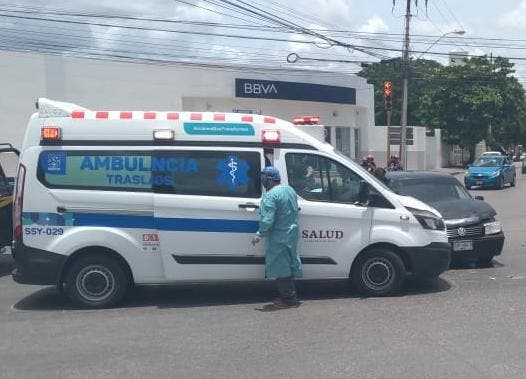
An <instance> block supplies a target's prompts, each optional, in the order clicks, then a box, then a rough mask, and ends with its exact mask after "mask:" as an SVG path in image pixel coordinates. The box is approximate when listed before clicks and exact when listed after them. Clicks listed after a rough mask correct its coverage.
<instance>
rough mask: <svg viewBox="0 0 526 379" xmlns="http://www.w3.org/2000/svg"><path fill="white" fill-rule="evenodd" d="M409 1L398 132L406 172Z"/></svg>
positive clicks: (409, 1)
mask: <svg viewBox="0 0 526 379" xmlns="http://www.w3.org/2000/svg"><path fill="white" fill-rule="evenodd" d="M411 1H412V0H407V5H406V12H405V39H404V48H403V57H402V61H403V64H402V67H403V69H402V70H403V72H402V74H403V75H402V78H403V79H402V128H401V129H402V130H401V131H400V134H401V136H400V162H402V165H403V167H404V169H406V170H407V146H406V130H407V98H408V96H407V87H408V81H409V22H410V21H411Z"/></svg>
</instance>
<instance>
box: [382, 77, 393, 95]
mask: <svg viewBox="0 0 526 379" xmlns="http://www.w3.org/2000/svg"><path fill="white" fill-rule="evenodd" d="M392 94H393V83H391V81H389V80H388V81H386V82H384V96H391V95H392Z"/></svg>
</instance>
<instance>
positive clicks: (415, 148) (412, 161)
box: [365, 126, 442, 170]
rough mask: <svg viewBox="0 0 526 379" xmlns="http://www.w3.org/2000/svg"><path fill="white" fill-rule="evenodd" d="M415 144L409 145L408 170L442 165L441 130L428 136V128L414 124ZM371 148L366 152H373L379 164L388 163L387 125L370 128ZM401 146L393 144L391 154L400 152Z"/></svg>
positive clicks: (433, 167) (428, 168) (429, 168)
mask: <svg viewBox="0 0 526 379" xmlns="http://www.w3.org/2000/svg"><path fill="white" fill-rule="evenodd" d="M412 128H413V138H414V143H413V145H408V146H407V169H408V170H432V169H435V168H439V167H442V162H441V156H442V152H441V149H442V143H441V137H440V130H435V136H434V137H427V136H426V128H424V127H421V126H412ZM369 133H370V145H369V146H370V150H369V151H367V152H365V153H366V154H367V153H369V154H372V155H373V156H374V160H375V161H376V162H377V163H376V164H377V165H380V166H385V165H386V164H387V159H388V157H387V126H375V127H374V128H370V130H369ZM399 151H400V146H399V145H392V146H391V155H392V154H399Z"/></svg>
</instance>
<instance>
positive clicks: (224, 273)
mask: <svg viewBox="0 0 526 379" xmlns="http://www.w3.org/2000/svg"><path fill="white" fill-rule="evenodd" d="M37 109H38V113H35V114H34V115H33V116H32V117H31V119H30V121H29V125H28V127H27V132H26V135H25V139H24V144H23V147H22V150H21V155H20V163H19V168H18V177H17V181H16V186H15V195H14V199H15V200H14V204H13V237H14V238H13V245H12V248H13V249H12V250H13V255H14V259H15V261H16V270H15V271H14V272H13V278H14V279H15V281H17V282H18V283H24V284H40V285H49V284H53V285H57V286H58V287H59V288H60V289H61V290H64V291H65V293H66V294H67V295H68V296H69V297H70V298H71V300H73V301H74V302H75V303H76V304H78V305H80V306H84V307H107V306H111V305H113V304H115V303H117V302H118V301H119V300H121V299H122V298H123V296H124V294H125V293H126V290H127V289H128V288H129V287H130V285H132V284H136V285H148V284H160V283H176V282H188V281H191V282H199V281H215V280H263V279H264V278H265V270H264V251H263V247H262V246H256V247H254V246H252V245H251V244H250V240H251V237H252V235H253V234H254V233H255V232H256V231H257V229H258V219H259V215H258V206H259V202H260V200H261V197H262V194H263V192H262V191H263V190H262V186H261V183H260V180H261V179H260V171H261V169H262V168H263V167H265V166H266V165H274V166H276V167H277V168H279V170H280V171H281V173H282V180H283V183H284V184H289V185H290V186H292V187H293V188H294V189H295V190H296V191H297V193H298V196H299V206H300V230H301V237H300V238H301V241H300V243H299V252H300V255H301V259H302V262H303V266H304V279H332V278H350V279H351V280H352V281H353V283H354V284H355V285H356V287H357V288H358V290H360V291H361V292H362V293H364V294H366V295H373V296H375V295H387V294H392V293H394V292H396V291H398V290H400V289H401V286H402V284H403V281H404V278H405V277H406V275H407V274H414V275H418V276H423V277H436V276H438V275H440V273H442V272H443V271H445V270H446V269H447V268H448V266H449V262H450V255H451V252H450V245H449V244H448V240H447V236H446V231H445V227H444V222H443V220H442V218H441V216H440V214H439V213H438V212H437V211H435V210H434V209H432V208H430V207H429V206H427V205H425V204H423V203H421V202H419V201H417V200H415V199H413V198H410V197H402V196H398V195H396V194H395V193H393V192H392V191H390V190H389V189H388V188H387V187H385V186H384V185H383V184H382V183H380V182H379V181H378V180H376V179H375V178H374V177H372V176H371V175H370V174H368V173H367V172H366V171H365V170H363V169H362V168H361V167H360V166H359V165H357V164H356V163H354V162H353V161H351V160H350V159H349V158H347V157H345V156H343V155H342V154H340V153H338V152H337V151H335V149H334V148H333V147H332V146H331V145H329V144H326V143H324V142H321V141H319V140H317V139H315V138H314V137H311V136H309V135H308V134H307V133H305V132H304V131H301V130H299V128H298V127H297V126H295V125H294V124H292V123H289V122H286V121H282V120H279V119H276V118H274V117H266V116H261V115H252V114H238V113H210V112H196V113H190V112H143V111H109V112H108V111H91V110H88V109H84V108H82V107H80V106H77V105H74V104H69V103H62V102H56V101H51V100H47V99H39V100H38V102H37Z"/></svg>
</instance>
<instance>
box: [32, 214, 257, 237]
mask: <svg viewBox="0 0 526 379" xmlns="http://www.w3.org/2000/svg"><path fill="white" fill-rule="evenodd" d="M35 215H38V217H34V216H35ZM46 215H53V216H55V215H58V214H57V213H49V214H42V213H38V214H37V213H32V212H27V213H26V212H24V219H26V220H28V219H33V220H35V219H38V220H39V222H36V224H39V225H49V226H64V222H60V221H59V220H63V218H61V217H46ZM71 220H72V224H73V225H72V226H94V227H115V228H131V229H157V230H164V231H183V232H216V233H255V232H256V231H257V230H258V227H259V223H258V222H257V221H250V220H228V219H194V218H164V217H155V218H154V217H150V216H129V215H108V214H99V213H73V214H72V217H71ZM24 224H26V225H27V224H28V222H27V221H26V222H24Z"/></svg>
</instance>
